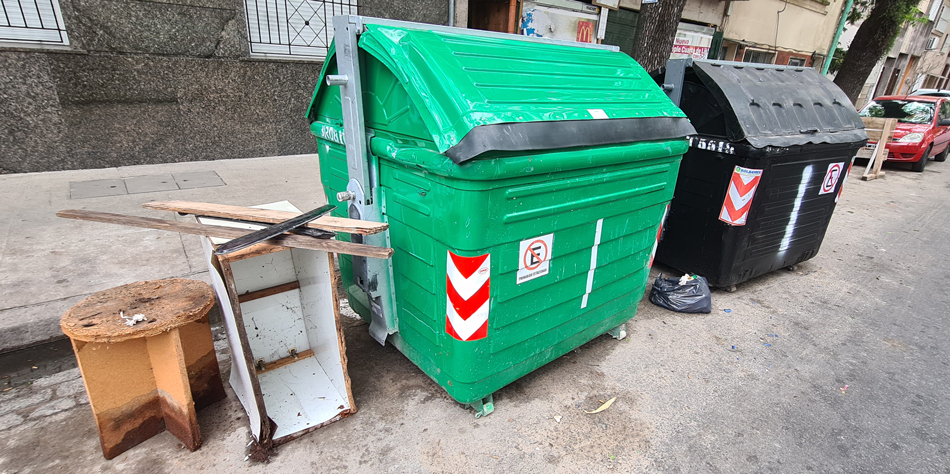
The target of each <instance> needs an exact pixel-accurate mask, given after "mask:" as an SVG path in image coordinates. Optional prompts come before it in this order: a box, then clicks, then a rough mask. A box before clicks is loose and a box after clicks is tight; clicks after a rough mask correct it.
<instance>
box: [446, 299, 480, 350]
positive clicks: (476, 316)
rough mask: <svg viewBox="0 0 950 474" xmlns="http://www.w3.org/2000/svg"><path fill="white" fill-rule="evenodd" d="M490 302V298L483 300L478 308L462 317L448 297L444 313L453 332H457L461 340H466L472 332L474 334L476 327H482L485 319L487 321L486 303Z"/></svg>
mask: <svg viewBox="0 0 950 474" xmlns="http://www.w3.org/2000/svg"><path fill="white" fill-rule="evenodd" d="M490 302H491V299H487V300H485V304H483V305H482V306H481V307H480V308H478V309H477V310H476V311H475V312H474V313H472V315H471V316H469V317H468V319H462V317H461V316H459V314H458V313H457V312H455V307H454V306H453V305H452V300H451V299H449V301H448V304H447V308H448V311H446V313H447V314H448V316H449V322H451V323H452V329H454V330H455V334H458V336H459V337H460V338H462V340H463V341H467V340H468V338H470V337H472V334H475V331H478V328H480V327H482V325H483V324H485V322H486V321H488V303H490Z"/></svg>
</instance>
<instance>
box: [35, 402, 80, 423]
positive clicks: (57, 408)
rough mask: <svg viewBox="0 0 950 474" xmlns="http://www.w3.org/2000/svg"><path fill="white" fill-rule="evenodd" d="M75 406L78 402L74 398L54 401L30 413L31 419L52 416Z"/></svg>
mask: <svg viewBox="0 0 950 474" xmlns="http://www.w3.org/2000/svg"><path fill="white" fill-rule="evenodd" d="M74 406H76V401H75V400H73V399H72V398H60V399H59V400H53V401H52V402H49V403H47V404H46V405H43V406H41V407H39V408H37V409H36V410H34V411H33V413H30V418H40V417H44V416H50V415H52V414H54V413H59V412H61V411H63V410H68V409H70V408H72V407H74Z"/></svg>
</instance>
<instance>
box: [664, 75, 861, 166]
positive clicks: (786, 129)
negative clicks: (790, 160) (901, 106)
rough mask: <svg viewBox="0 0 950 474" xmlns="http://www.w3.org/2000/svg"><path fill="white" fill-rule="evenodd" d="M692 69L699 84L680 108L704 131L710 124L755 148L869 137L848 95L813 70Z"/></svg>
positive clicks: (732, 139) (729, 136)
mask: <svg viewBox="0 0 950 474" xmlns="http://www.w3.org/2000/svg"><path fill="white" fill-rule="evenodd" d="M690 69H691V71H689V72H688V73H687V77H688V80H692V81H696V83H694V84H692V86H693V87H689V86H687V88H686V89H685V90H684V96H683V102H682V104H681V107H682V108H683V110H684V111H685V112H686V114H687V115H688V116H689V118H690V120H691V121H692V122H693V125H695V126H696V129H697V131H699V132H700V133H703V129H704V128H709V129H710V130H709V131H713V130H716V131H717V132H719V133H724V134H725V137H726V138H727V139H728V140H729V141H733V142H739V141H743V140H745V141H747V142H748V143H749V144H750V145H752V146H754V147H756V148H764V147H767V146H778V147H785V146H794V145H805V144H809V143H815V144H817V143H849V142H860V141H862V140H867V134H866V133H865V131H864V123H863V122H862V121H861V118H860V117H859V116H858V112H857V111H856V110H855V109H854V106H853V105H851V101H850V100H848V96H847V95H845V93H844V92H843V91H842V90H841V89H839V88H838V86H836V85H835V84H834V83H833V82H831V81H830V80H828V78H826V77H824V76H822V75H821V74H819V73H818V72H817V71H815V70H814V69H811V68H805V67H791V66H790V67H776V66H771V65H762V66H758V65H755V64H751V63H728V62H705V61H694V62H693V64H692V67H691V68H690ZM690 73H691V74H690ZM690 89H692V90H690ZM710 96H711V97H710ZM691 102H693V103H691ZM701 103H705V105H703V104H701ZM713 103H715V107H714V108H715V109H717V110H716V111H715V112H713V111H712V110H708V109H709V108H710V106H711V105H713ZM711 112H712V113H711ZM702 116H705V118H707V119H711V120H704V117H702ZM714 116H715V119H714V118H713V117H714ZM717 119H718V120H717ZM721 121H724V122H725V123H710V122H721ZM719 133H717V134H719Z"/></svg>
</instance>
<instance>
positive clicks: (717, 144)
mask: <svg viewBox="0 0 950 474" xmlns="http://www.w3.org/2000/svg"><path fill="white" fill-rule="evenodd" d="M689 146H690V147H691V148H699V149H700V150H709V151H714V152H716V153H725V154H727V155H735V154H736V149H735V147H733V146H732V144H731V143H729V142H727V141H723V140H713V139H711V138H699V137H689Z"/></svg>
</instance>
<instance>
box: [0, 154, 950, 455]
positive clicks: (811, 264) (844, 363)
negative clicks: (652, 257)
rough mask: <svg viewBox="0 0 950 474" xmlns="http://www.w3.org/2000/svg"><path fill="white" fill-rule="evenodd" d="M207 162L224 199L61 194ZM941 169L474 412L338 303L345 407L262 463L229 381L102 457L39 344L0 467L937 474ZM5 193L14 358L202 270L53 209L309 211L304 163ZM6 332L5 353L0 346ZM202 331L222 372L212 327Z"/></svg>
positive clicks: (222, 356)
mask: <svg viewBox="0 0 950 474" xmlns="http://www.w3.org/2000/svg"><path fill="white" fill-rule="evenodd" d="M209 170H211V171H214V172H216V173H217V175H218V176H220V178H221V179H222V180H223V181H224V182H225V183H227V185H226V186H221V187H205V188H198V189H190V190H181V191H167V192H155V193H147V194H136V195H123V196H116V197H101V198H85V199H69V194H68V192H69V183H70V182H71V181H72V182H81V181H88V180H93V179H102V178H110V177H117V178H118V177H124V176H141V175H151V174H155V173H159V174H160V173H166V174H172V175H175V174H177V173H186V172H190V171H209ZM948 171H950V166H948V165H947V164H945V163H935V164H932V165H930V166H928V167H927V170H926V171H925V172H924V173H912V172H909V171H907V170H906V169H903V168H900V167H897V166H894V167H889V168H888V172H887V176H886V178H884V179H878V180H874V181H868V182H865V181H861V180H859V179H856V178H857V175H858V173H854V174H853V175H852V176H851V179H850V180H849V181H848V183H847V186H846V188H845V190H844V194H843V196H842V198H841V202H840V203H839V204H838V206H837V208H836V209H835V213H834V217H833V218H832V222H831V226H830V227H829V230H828V233H827V235H826V236H825V240H824V243H823V245H822V249H821V252H819V254H818V255H817V256H815V258H813V259H811V260H808V261H807V262H804V263H803V264H801V265H799V267H798V269H797V271H794V272H790V271H787V270H778V271H775V272H773V273H770V274H768V275H765V276H763V277H760V278H755V279H753V280H751V281H748V282H746V283H743V284H741V285H739V288H738V291H736V292H734V293H726V292H724V291H719V290H715V291H714V292H713V312H712V313H710V314H680V313H673V312H670V311H666V310H663V309H660V308H659V307H657V306H655V305H653V304H651V303H649V301H647V299H646V298H644V299H643V300H642V301H641V302H640V305H639V309H638V310H637V316H636V318H634V319H633V320H632V321H631V322H629V323H627V334H628V337H627V338H626V339H624V340H623V341H617V340H615V339H613V338H611V337H609V336H601V337H598V338H596V339H594V340H593V341H591V342H589V343H587V344H585V345H583V346H581V347H579V348H577V349H575V350H574V351H571V352H570V353H568V354H566V355H564V356H563V357H560V358H558V359H557V360H555V361H553V362H551V363H550V364H548V365H546V366H544V367H541V368H540V369H538V370H536V371H535V372H532V373H531V374H529V375H527V376H525V377H523V378H522V379H520V380H518V381H516V382H514V383H512V384H511V385H509V386H507V387H505V388H503V389H501V390H499V391H497V392H496V393H495V412H494V413H493V414H492V415H491V416H488V417H484V418H480V419H475V418H474V416H473V412H472V411H471V410H470V409H467V408H464V407H462V406H461V405H460V404H458V403H457V402H455V401H454V400H452V399H451V398H449V397H448V395H447V394H446V392H445V390H443V389H442V388H441V387H439V386H438V385H437V384H436V383H435V382H433V381H432V380H431V379H429V378H428V377H427V376H426V375H425V374H424V373H423V372H422V371H421V370H419V368H418V367H416V366H415V365H414V364H413V363H411V362H410V361H409V360H408V359H407V358H406V357H405V356H403V355H402V354H401V353H399V352H398V351H397V350H396V349H395V348H394V347H393V346H392V345H387V346H385V347H384V346H380V345H379V344H378V343H376V341H375V340H373V339H372V338H371V337H370V335H369V332H368V331H367V327H366V325H365V323H364V322H363V321H362V320H360V319H357V318H354V317H352V312H351V311H347V313H348V315H349V317H344V318H342V324H343V326H344V333H345V340H346V349H347V351H346V352H347V358H348V364H347V365H348V369H349V376H350V379H351V385H352V390H353V396H354V399H355V401H356V405H357V407H358V408H359V411H358V412H357V413H356V414H354V415H353V416H350V417H347V418H346V419H344V420H340V421H338V422H336V423H332V424H330V425H328V426H326V427H323V428H320V429H319V430H317V431H315V432H313V433H310V434H307V435H305V436H302V437H300V438H299V439H296V440H293V441H291V442H288V443H287V444H285V445H282V446H280V447H279V449H278V453H277V454H276V455H275V456H274V457H272V458H271V461H270V463H268V464H258V463H254V462H251V461H250V460H249V459H248V458H247V454H248V451H247V445H248V441H249V439H250V438H249V430H248V421H247V417H246V415H245V414H244V410H243V409H242V408H241V405H240V403H239V402H238V400H237V398H236V396H235V395H234V393H233V391H232V390H231V388H230V384H228V383H225V390H226V392H227V394H228V398H227V399H226V400H223V401H221V402H219V403H216V404H214V405H212V406H210V407H208V408H206V409H204V410H202V411H200V412H199V413H198V423H199V426H200V429H201V436H202V439H203V445H202V447H201V449H199V450H198V451H195V452H189V451H188V450H187V449H185V448H184V447H183V446H182V445H181V443H179V442H178V440H177V439H176V438H175V437H174V436H172V435H171V434H170V433H168V432H164V433H161V434H159V435H157V436H155V437H153V438H150V439H149V440H147V441H145V442H143V443H142V444H140V445H138V446H136V447H134V448H132V449H130V450H129V451H127V452H125V453H123V454H122V455H121V456H118V457H116V458H115V459H113V460H111V461H106V460H105V459H104V458H103V456H102V451H101V449H100V447H99V438H98V433H97V431H96V425H95V423H94V420H93V416H92V413H91V410H90V407H89V405H88V401H87V398H86V395H85V392H84V390H82V382H81V379H80V378H79V372H78V371H77V370H75V369H72V370H70V369H69V367H72V366H71V365H70V364H67V363H66V362H70V363H74V362H73V361H74V359H72V360H69V358H71V357H72V354H71V353H70V352H71V349H70V348H69V347H68V346H66V347H60V346H62V345H63V343H62V342H59V343H57V344H47V345H43V347H42V350H47V349H48V348H49V346H57V347H59V349H58V350H60V351H64V352H66V354H65V355H61V357H62V359H63V360H64V361H66V362H63V363H62V368H60V369H58V370H56V369H52V370H49V371H46V372H43V369H44V365H43V363H42V362H38V358H37V357H36V356H34V355H32V354H33V351H34V350H33V349H31V350H30V351H17V352H16V353H11V354H6V356H7V358H6V359H4V356H3V355H0V367H5V368H9V367H13V366H14V364H13V363H12V362H10V360H11V359H14V358H17V357H19V358H23V359H26V360H25V361H19V363H21V365H19V366H18V367H23V369H24V374H23V375H22V376H19V375H18V376H19V377H20V380H21V383H15V384H13V386H10V387H8V388H7V389H3V390H4V391H0V474H6V473H11V474H12V473H17V474H28V473H48V472H84V473H85V472H134V473H156V474H158V473H179V472H182V473H192V472H199V471H200V472H202V473H222V474H224V473H227V474H234V473H237V472H241V473H245V472H246V473H272V472H359V473H362V472H367V473H380V472H399V473H402V472H413V473H415V472H420V473H429V472H431V473H442V472H453V473H467V472H473V473H474V472H478V473H484V472H504V473H508V472H519V473H520V472H524V473H576V472H592V473H593V472H596V473H607V472H660V471H664V472H766V471H780V472H807V471H814V472H937V471H940V470H941V469H943V467H944V466H946V465H947V463H948V462H950V457H948V454H947V450H946V445H947V442H946V440H947V439H950V411H948V410H947V409H946V398H947V397H946V394H945V392H946V390H945V387H944V384H943V383H942V382H943V381H944V380H947V379H950V366H947V365H946V364H945V363H944V361H945V360H946V354H947V352H950V326H948V325H946V324H944V323H943V322H942V321H943V319H944V314H945V313H946V306H947V304H950V302H948V301H947V300H948V297H947V291H946V289H945V281H946V278H944V277H945V276H946V274H947V272H948V270H947V269H950V175H948V176H943V175H944V174H948V173H947V172H948ZM158 184H161V182H160V181H159V182H158ZM165 184H169V183H165ZM135 186H136V185H133V188H134V187H135ZM74 189H75V188H74ZM108 189H111V188H108ZM80 191H83V190H80ZM86 191H89V190H88V189H86V190H85V191H83V192H86ZM0 193H2V195H0V204H2V206H0V213H2V216H3V217H4V220H3V222H4V225H5V226H6V227H5V228H4V229H3V232H4V234H2V235H3V237H2V238H3V240H2V241H0V242H2V244H3V251H2V253H0V255H2V258H3V260H2V261H0V279H2V280H0V288H2V290H0V291H2V292H3V293H2V294H3V298H4V300H3V304H4V305H5V306H4V307H5V308H7V309H5V310H3V311H2V312H0V315H3V321H2V323H3V327H2V328H0V335H2V336H3V337H4V339H3V341H5V342H6V343H8V344H9V343H10V342H11V341H12V342H14V343H22V342H23V341H25V340H26V338H25V335H32V337H34V339H36V336H40V337H39V339H42V338H43V337H50V336H52V335H55V334H58V328H57V327H56V321H58V318H59V315H60V314H61V312H62V311H63V310H64V309H65V308H66V307H68V306H69V305H70V304H72V302H73V301H75V300H77V299H79V298H81V297H82V296H83V295H85V294H88V293H91V292H93V291H97V290H101V289H104V288H108V287H111V286H115V285H118V284H122V283H128V282H130V281H134V280H140V279H154V278H162V277H168V276H180V275H187V276H189V277H192V278H204V276H205V273H204V268H203V264H202V263H201V260H200V258H199V255H200V254H199V251H198V250H199V249H198V246H197V240H196V239H195V238H190V237H189V236H185V237H184V238H183V239H181V240H180V239H179V237H178V236H177V235H176V234H169V233H165V232H160V231H151V230H139V229H132V228H126V227H120V226H110V225H106V224H97V223H91V222H78V221H68V220H65V219H59V218H56V217H54V216H53V212H54V211H56V210H59V209H65V208H83V207H85V208H87V209H95V210H101V211H111V212H116V213H128V214H137V215H148V216H155V217H164V218H166V219H170V218H179V217H178V216H177V215H175V216H174V217H173V216H170V215H168V214H171V213H161V212H156V211H146V210H144V209H142V208H140V207H139V205H140V203H142V202H146V201H150V200H157V199H192V200H202V201H211V202H221V203H233V204H254V203H263V202H270V201H278V200H283V199H288V200H290V201H291V202H293V203H294V204H295V205H297V206H298V207H300V208H302V209H303V208H311V207H315V206H317V205H319V204H320V201H319V200H320V199H321V195H322V192H321V191H320V187H319V181H318V173H317V163H316V160H315V159H313V158H312V157H281V158H267V159H256V160H240V161H221V162H208V163H185V164H172V165H160V166H147V167H136V168H123V169H118V170H115V169H113V170H89V171H77V172H65V173H46V174H36V175H13V176H0ZM163 214H164V215H163ZM658 271H663V272H665V273H670V269H668V268H662V267H660V268H654V269H653V271H652V277H655V275H656V273H657V272H658ZM652 277H651V278H652ZM59 280H62V282H60V283H56V282H57V281H59ZM11 302H12V303H11ZM726 310H728V312H727V311H726ZM26 317H30V318H32V319H30V320H29V321H22V322H21V321H17V318H26ZM41 328H42V329H44V330H43V331H40V329H41ZM13 330H16V331H19V334H20V336H19V337H20V338H21V339H22V340H21V341H18V340H17V339H16V338H13V337H10V336H9V335H7V334H4V333H5V332H10V331H13ZM215 338H216V341H215V347H216V349H217V357H218V363H219V366H220V368H221V370H222V376H223V377H224V379H225V380H227V379H228V375H229V370H230V364H229V362H230V353H229V350H228V347H227V342H226V340H224V339H222V334H221V329H220V328H216V329H215ZM37 350H39V348H38V349H37ZM33 366H39V368H38V369H33ZM31 370H32V372H31ZM41 372H42V374H41ZM27 379H28V382H32V383H28V382H22V381H23V380H27ZM612 398H615V400H616V401H615V402H614V403H613V405H611V407H610V408H609V409H607V410H604V411H602V412H600V413H595V414H592V413H589V412H591V411H593V410H595V409H596V408H597V407H599V406H601V405H602V404H603V403H604V402H605V401H606V400H610V399H612Z"/></svg>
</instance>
